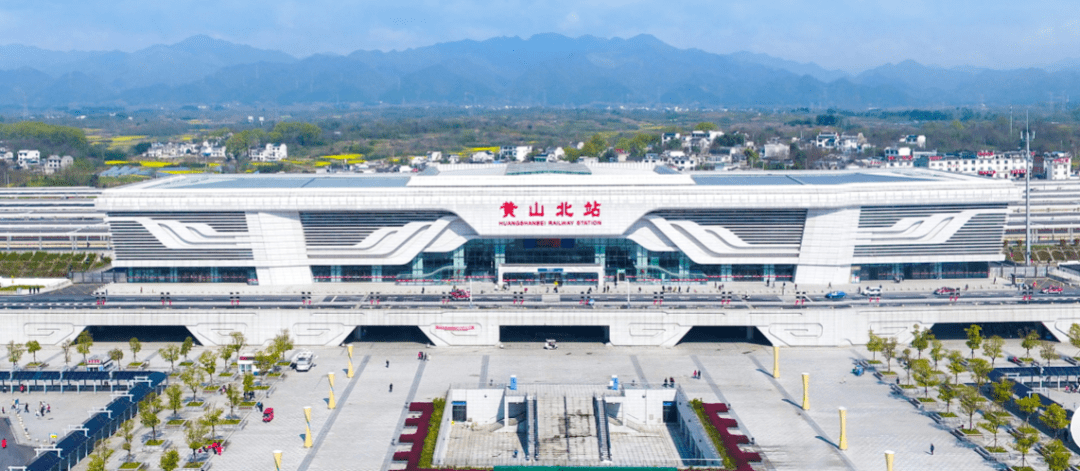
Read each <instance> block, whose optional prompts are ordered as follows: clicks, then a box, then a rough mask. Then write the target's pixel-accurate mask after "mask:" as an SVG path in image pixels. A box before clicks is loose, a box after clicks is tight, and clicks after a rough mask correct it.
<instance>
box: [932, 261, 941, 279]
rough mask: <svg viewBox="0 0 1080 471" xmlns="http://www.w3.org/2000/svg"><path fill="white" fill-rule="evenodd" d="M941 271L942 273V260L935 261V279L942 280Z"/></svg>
mask: <svg viewBox="0 0 1080 471" xmlns="http://www.w3.org/2000/svg"><path fill="white" fill-rule="evenodd" d="M941 273H942V270H941V262H935V263H934V279H935V280H940V279H941Z"/></svg>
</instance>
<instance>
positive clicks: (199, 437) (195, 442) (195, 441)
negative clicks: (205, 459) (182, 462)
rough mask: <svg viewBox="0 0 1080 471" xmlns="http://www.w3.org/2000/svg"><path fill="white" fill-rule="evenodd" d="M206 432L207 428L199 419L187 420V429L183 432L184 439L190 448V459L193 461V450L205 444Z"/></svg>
mask: <svg viewBox="0 0 1080 471" xmlns="http://www.w3.org/2000/svg"><path fill="white" fill-rule="evenodd" d="M208 432H209V430H208V429H207V427H206V425H205V424H203V423H202V421H201V420H189V421H188V422H187V430H186V431H185V432H184V439H185V441H186V442H187V446H188V448H190V449H191V461H195V450H198V449H199V448H202V447H203V446H204V445H206V434H207V433H208Z"/></svg>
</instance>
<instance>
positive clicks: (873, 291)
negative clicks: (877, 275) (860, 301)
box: [862, 286, 881, 296]
mask: <svg viewBox="0 0 1080 471" xmlns="http://www.w3.org/2000/svg"><path fill="white" fill-rule="evenodd" d="M862 294H863V296H881V287H880V286H868V287H866V288H863V289H862Z"/></svg>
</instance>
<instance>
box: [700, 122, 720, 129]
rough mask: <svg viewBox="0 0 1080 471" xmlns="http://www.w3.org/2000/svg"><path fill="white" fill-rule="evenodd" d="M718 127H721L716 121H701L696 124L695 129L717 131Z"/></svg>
mask: <svg viewBox="0 0 1080 471" xmlns="http://www.w3.org/2000/svg"><path fill="white" fill-rule="evenodd" d="M717 129H720V128H719V127H718V126H717V125H716V123H710V122H700V123H697V124H696V125H694V130H695V131H716V130H717Z"/></svg>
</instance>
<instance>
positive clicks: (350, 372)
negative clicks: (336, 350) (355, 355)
mask: <svg viewBox="0 0 1080 471" xmlns="http://www.w3.org/2000/svg"><path fill="white" fill-rule="evenodd" d="M345 349H346V350H348V351H349V369H348V370H346V371H345V377H346V378H352V377H353V365H352V345H347V346H346V347H345Z"/></svg>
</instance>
